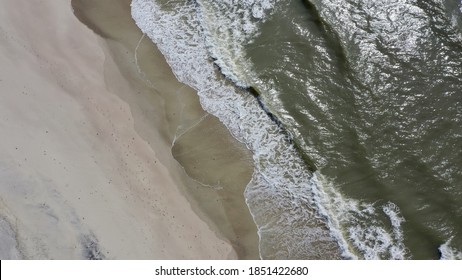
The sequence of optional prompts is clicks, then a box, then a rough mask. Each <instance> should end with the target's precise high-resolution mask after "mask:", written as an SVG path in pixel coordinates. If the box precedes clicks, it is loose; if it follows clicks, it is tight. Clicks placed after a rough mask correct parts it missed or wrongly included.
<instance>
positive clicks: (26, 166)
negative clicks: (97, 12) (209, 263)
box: [0, 0, 258, 259]
mask: <svg viewBox="0 0 462 280" xmlns="http://www.w3.org/2000/svg"><path fill="white" fill-rule="evenodd" d="M76 2H77V4H76ZM80 2H82V3H80ZM83 2H85V1H74V3H73V4H74V5H73V7H74V8H75V9H76V11H75V12H76V14H77V15H78V16H79V18H80V19H81V20H82V21H84V22H85V23H86V24H87V25H88V26H89V27H90V28H91V29H89V28H88V27H87V26H85V25H84V24H82V23H81V22H80V21H79V19H77V18H76V17H75V16H74V14H73V10H72V8H71V1H54V0H44V1H33V2H32V1H28V0H0V133H1V137H0V258H2V259H10V258H27V259H82V258H109V259H209V258H210V259H224V258H236V257H238V256H239V257H242V258H256V257H257V256H258V252H257V249H256V246H257V242H258V241H257V237H256V231H255V226H254V225H253V223H252V220H251V217H250V215H249V213H248V210H247V209H246V207H245V203H244V202H243V197H239V195H237V194H239V192H242V191H243V189H244V187H245V184H246V181H248V180H249V179H250V176H251V170H252V168H251V164H250V160H249V157H250V156H249V154H248V152H247V151H246V150H245V149H243V147H242V145H239V144H238V143H236V141H234V140H232V139H231V137H230V136H229V134H226V130H225V129H224V128H223V127H222V126H221V124H220V123H219V122H218V121H217V120H216V119H215V118H213V117H212V116H209V115H208V114H207V113H205V112H204V111H202V109H201V108H200V106H199V103H198V99H197V96H195V94H194V92H193V91H192V90H191V89H190V88H188V87H186V86H184V85H182V84H180V83H178V82H177V81H176V80H175V78H174V76H173V74H172V73H171V71H170V70H169V67H168V65H167V64H166V63H165V61H164V60H163V58H162V56H161V55H160V54H159V53H158V51H157V53H152V51H153V50H154V51H156V50H155V48H153V46H152V44H151V43H150V42H148V41H147V40H143V39H142V36H141V33H139V31H137V32H138V33H137V32H134V31H133V30H132V29H133V28H134V27H130V25H129V24H125V23H120V22H124V21H121V20H120V19H117V18H111V17H107V18H106V20H103V21H100V22H99V23H101V24H102V25H103V26H104V25H105V24H106V25H108V26H112V29H108V30H104V29H98V28H99V27H98V26H97V24H95V25H93V26H92V24H91V22H92V21H91V16H90V14H91V11H92V10H93V9H90V8H91V7H88V6H85V4H84V3H83ZM87 2H88V1H87ZM97 2H101V3H103V2H104V4H105V5H106V8H108V7H109V6H110V4H112V3H114V4H113V7H114V9H115V10H117V11H121V10H123V9H126V8H127V5H128V3H129V1H127V0H119V1H105V0H103V1H101V0H99V1H97ZM80 4H81V6H79V5H80ZM85 8H86V10H85ZM79 9H81V11H79ZM85 11H86V12H89V11H90V14H88V13H85ZM127 12H128V14H129V11H127ZM86 16H88V18H85V17H86ZM93 22H94V21H93ZM126 22H129V20H128V19H126ZM119 23H120V25H119ZM132 25H133V26H134V24H133V23H132ZM92 29H93V31H95V32H96V33H97V34H95V33H94V32H93V31H92ZM111 30H113V31H114V34H112V33H111ZM98 34H99V35H101V36H103V37H104V39H102V38H101V37H100V36H99V35H98ZM117 34H125V35H124V36H123V38H119V37H117V36H116V35H117ZM122 39H123V40H122ZM140 39H141V40H140ZM127 42H130V44H128V43H127ZM138 43H139V44H138ZM127 44H128V45H127ZM143 50H144V51H145V52H148V53H149V55H150V56H149V57H150V58H149V59H148V60H144V59H143V57H141V56H139V55H138V56H137V53H138V51H139V52H142V51H143ZM143 62H144V63H148V64H146V65H145V66H144V68H143V66H142V63H143ZM154 65H155V66H154ZM151 68H152V69H151ZM169 93H170V94H169ZM166 96H168V98H167V97H166ZM203 120H208V121H209V123H208V125H207V128H210V127H215V128H216V129H217V130H218V131H222V132H223V133H220V136H219V139H218V138H216V139H215V142H213V141H214V140H213V139H212V140H210V139H209V141H212V142H213V143H215V146H221V145H223V144H224V145H227V146H229V147H230V148H229V149H226V150H224V151H223V152H219V151H220V149H219V148H216V147H215V148H214V149H209V150H208V153H207V151H206V152H204V151H200V152H197V151H196V155H197V156H199V155H205V156H204V157H206V158H198V159H197V157H196V159H191V156H190V155H189V156H188V153H186V154H185V153H184V152H182V153H180V155H178V156H177V160H178V161H179V162H180V163H182V165H184V166H185V168H184V169H183V167H182V166H181V165H180V164H179V163H178V161H177V160H175V158H174V157H173V155H172V152H171V148H172V147H175V145H176V148H175V149H174V150H180V151H184V149H185V147H188V145H189V146H194V144H193V143H194V142H191V141H202V140H203V139H200V138H198V137H197V136H194V134H192V136H190V137H189V138H190V139H189V140H188V138H185V137H182V136H184V135H188V133H189V134H190V132H191V131H193V132H194V131H197V130H195V129H200V127H201V125H202V122H203ZM195 124H198V125H195ZM202 126H203V125H202ZM191 127H194V128H193V129H191ZM199 131H200V130H199ZM196 134H197V133H196ZM222 134H223V135H222ZM216 141H221V144H217V142H216ZM230 144H231V145H230ZM178 145H179V146H178ZM212 146H214V145H212ZM181 147H183V149H181ZM204 149H205V148H204ZM229 154H237V155H238V158H228V159H227V160H223V158H224V156H227V155H229ZM211 156H213V157H215V156H216V157H217V159H218V160H217V163H216V164H215V168H216V169H215V171H213V170H212V171H213V172H211V173H212V174H214V176H212V177H210V176H209V177H207V176H206V175H203V174H202V175H197V174H191V173H190V172H189V173H190V174H189V175H191V176H192V177H194V179H195V180H197V181H201V182H202V183H206V184H212V185H214V184H215V183H214V181H213V180H218V182H221V180H223V182H226V184H228V185H230V186H233V187H234V188H233V189H231V190H229V189H228V190H227V191H225V192H223V186H222V187H221V188H218V189H210V188H207V187H204V186H202V184H199V183H197V182H196V181H195V180H193V179H191V178H190V177H188V176H187V175H186V172H188V169H191V166H192V164H193V162H196V163H199V167H200V168H202V170H204V168H210V167H209V166H208V165H207V164H205V165H204V164H202V165H201V164H200V163H201V162H202V163H203V162H207V160H209V159H210V157H211ZM220 158H221V161H220ZM191 170H192V169H191ZM219 170H222V173H219ZM185 171H186V172H185ZM230 172H231V173H234V174H235V175H234V176H232V177H233V178H234V177H235V178H239V180H234V181H233V180H230V179H229V178H228V179H226V178H224V177H226V176H227V174H228V175H229V174H230ZM202 173H207V172H202ZM216 174H218V175H216ZM220 174H221V175H220ZM196 175H197V177H195V176H196ZM210 190H212V191H210ZM203 194H207V195H208V196H209V198H210V199H211V200H214V202H211V203H210V205H204V203H205V202H207V201H209V199H206V200H204V197H207V196H206V195H203ZM186 197H188V198H189V199H187V198H186ZM234 197H236V198H234ZM220 200H221V201H220ZM230 201H231V202H230ZM234 207H237V208H238V210H235V209H234V210H233V209H230V208H234ZM230 210H231V211H230ZM210 213H216V214H215V215H209V214H210ZM239 216H241V217H242V222H236V217H239ZM204 220H205V221H207V223H206V222H204ZM225 240H226V241H225Z"/></svg>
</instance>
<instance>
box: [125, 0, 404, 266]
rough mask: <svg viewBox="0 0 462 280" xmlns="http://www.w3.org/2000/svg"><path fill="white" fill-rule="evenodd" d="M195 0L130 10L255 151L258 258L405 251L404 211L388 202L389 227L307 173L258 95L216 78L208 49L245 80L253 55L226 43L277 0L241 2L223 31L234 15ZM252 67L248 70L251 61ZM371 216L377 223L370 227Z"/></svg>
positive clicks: (244, 34)
mask: <svg viewBox="0 0 462 280" xmlns="http://www.w3.org/2000/svg"><path fill="white" fill-rule="evenodd" d="M198 2H199V3H201V4H200V5H199V7H197V6H196V5H194V4H193V3H191V2H190V1H181V3H176V6H175V7H174V8H172V9H169V10H163V9H162V7H161V6H160V5H159V4H158V3H157V2H156V1H154V0H133V1H132V16H133V18H134V20H135V21H136V23H137V25H138V26H139V27H140V29H141V30H143V32H144V33H146V34H147V35H148V36H149V38H151V40H152V41H153V42H154V43H156V45H157V46H158V48H159V49H160V51H161V52H162V53H163V54H164V56H165V58H166V59H167V62H168V63H169V65H170V66H171V67H172V69H173V72H174V73H175V75H176V77H177V78H178V80H179V81H181V82H183V83H186V84H188V85H189V86H191V87H193V88H195V89H196V90H197V91H198V95H199V97H200V100H201V104H202V106H203V108H204V109H205V110H206V111H208V112H209V113H211V114H213V115H215V116H217V117H218V118H219V119H220V121H222V122H223V123H224V124H225V125H226V126H227V127H228V129H229V130H230V131H231V133H232V134H233V136H234V137H235V138H236V139H238V140H240V141H242V142H243V143H245V144H246V145H247V147H248V148H249V150H251V151H252V153H253V160H254V164H255V172H254V175H253V178H252V181H251V182H250V183H249V185H248V186H247V188H246V191H245V197H246V202H247V204H248V206H249V209H250V212H251V214H252V216H253V218H254V221H255V223H256V225H257V227H258V233H259V236H260V255H261V257H262V258H323V257H325V256H326V255H328V254H331V255H332V256H335V254H336V253H335V251H336V249H335V248H334V247H337V244H338V245H339V246H340V248H341V250H342V256H343V257H345V258H356V255H355V254H354V253H353V252H354V251H356V252H359V253H360V255H359V256H360V257H361V258H401V257H404V255H405V252H404V249H403V248H404V246H402V244H401V243H400V242H402V240H401V239H402V233H401V230H400V225H401V223H402V218H400V215H399V211H396V209H397V208H396V207H394V206H393V207H391V206H390V205H391V204H387V205H385V206H383V207H384V208H383V211H385V213H386V214H387V215H388V217H389V218H390V221H391V225H392V226H391V227H388V228H389V230H387V229H386V228H387V227H386V226H385V225H383V224H380V223H379V222H377V221H376V220H377V217H378V214H377V213H376V212H377V210H376V209H375V208H374V206H373V205H371V204H361V203H359V202H357V201H354V200H351V199H350V200H348V199H345V198H344V197H343V196H342V195H340V194H339V193H338V192H337V191H336V189H335V188H334V187H333V186H331V185H330V184H329V183H326V182H324V181H322V180H319V178H320V177H322V176H321V175H319V174H318V175H315V176H313V175H312V174H311V173H310V172H308V171H307V169H306V165H305V163H304V162H303V161H302V160H301V158H300V157H299V156H298V153H297V151H296V150H295V148H294V147H293V146H292V145H289V143H288V141H287V138H286V136H285V135H284V134H283V133H282V131H281V130H280V128H279V127H278V126H277V125H276V124H275V123H273V122H272V121H271V120H270V119H269V118H268V116H267V115H266V113H265V112H264V111H263V110H262V109H261V108H260V107H259V105H258V102H257V101H256V100H255V98H253V97H252V96H251V95H250V94H248V93H247V92H242V91H240V90H239V89H237V88H236V87H234V86H232V85H229V83H227V82H225V81H224V80H222V79H216V77H217V72H216V69H215V67H214V65H213V63H212V62H211V61H210V53H211V54H212V56H214V57H215V58H216V59H217V62H216V63H218V64H219V65H220V67H221V68H222V70H224V71H225V72H226V71H228V72H227V73H226V75H228V76H232V77H234V79H236V80H237V83H238V84H239V82H240V83H241V85H245V84H246V82H248V77H249V76H248V73H246V72H245V71H246V70H244V69H243V66H245V67H247V66H248V63H249V62H248V61H246V60H245V54H244V53H243V49H242V48H239V47H237V49H236V48H234V49H233V48H232V49H231V50H228V49H226V46H227V45H229V44H232V45H233V46H236V45H239V44H236V42H232V43H231V42H230V43H227V42H229V40H244V39H248V38H250V37H251V36H254V35H255V34H256V33H255V32H257V31H256V29H257V27H258V26H257V24H258V22H259V21H261V20H263V18H264V17H265V15H268V14H270V10H271V7H272V3H273V1H266V0H265V1H252V0H248V1H243V2H241V6H239V7H241V8H242V9H243V10H240V15H242V14H244V16H243V19H242V20H241V21H239V23H238V24H237V26H238V27H239V28H240V29H239V28H238V30H237V31H232V30H230V29H223V30H218V28H219V27H220V26H223V25H225V24H226V22H220V23H219V24H218V25H216V24H212V23H214V21H219V20H228V21H230V20H235V19H236V18H235V17H234V16H231V15H229V16H227V17H221V18H218V17H216V16H215V15H213V13H210V12H208V13H205V10H204V9H206V8H207V9H209V8H210V7H212V6H213V4H210V3H206V2H205V1H198ZM217 2H218V1H217ZM204 3H206V4H204ZM233 3H235V1H233V0H226V1H222V2H221V4H217V5H218V6H213V7H212V8H214V9H217V8H218V9H222V8H223V6H220V5H231V4H233ZM206 5H212V6H207V7H206ZM197 8H199V9H200V11H199V15H200V16H199V17H197V14H198V11H197V10H196V9H197ZM208 11H210V10H208ZM242 11H243V12H242ZM232 24H233V23H232V22H229V25H230V26H232ZM202 32H204V33H205V34H204V33H202ZM232 32H236V33H232ZM220 34H226V36H224V37H223V38H218V39H217V38H216V36H212V35H220ZM249 34H250V35H249ZM249 36H250V37H249ZM204 38H205V39H204ZM246 65H247V66H246ZM247 69H251V65H250V67H249V68H247ZM241 78H242V80H240V79H241ZM320 181H322V182H320ZM371 220H372V221H373V222H374V223H375V224H374V225H372V226H369V224H368V222H370V221H371ZM327 229H328V230H327ZM352 245H354V247H356V249H354V248H353V246H352ZM329 252H330V253H329Z"/></svg>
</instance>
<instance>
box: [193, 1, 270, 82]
mask: <svg viewBox="0 0 462 280" xmlns="http://www.w3.org/2000/svg"><path fill="white" fill-rule="evenodd" d="M275 2H276V0H263V1H256V0H246V1H241V0H227V1H202V0H198V1H197V3H198V4H199V13H198V14H199V18H200V21H201V27H202V28H203V31H204V38H205V42H206V46H207V50H208V51H209V53H210V56H211V57H213V58H214V59H215V63H216V64H217V65H218V66H219V67H220V69H221V72H222V73H223V74H224V75H225V76H226V77H227V78H229V79H231V80H232V81H233V82H234V83H235V84H237V85H238V86H241V87H249V86H250V85H252V76H253V75H252V73H253V72H252V71H251V70H250V69H252V64H251V63H250V62H249V60H248V59H247V57H246V54H245V51H244V46H245V45H246V44H248V43H250V42H251V41H252V40H253V39H254V38H255V36H257V34H258V30H259V29H258V25H259V24H260V23H262V22H264V21H265V19H266V18H267V17H268V16H269V15H271V13H272V11H273V8H274V5H275Z"/></svg>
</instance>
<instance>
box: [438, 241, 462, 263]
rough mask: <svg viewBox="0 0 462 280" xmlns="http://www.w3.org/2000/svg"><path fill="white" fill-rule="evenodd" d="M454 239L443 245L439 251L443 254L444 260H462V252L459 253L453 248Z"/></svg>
mask: <svg viewBox="0 0 462 280" xmlns="http://www.w3.org/2000/svg"><path fill="white" fill-rule="evenodd" d="M451 241H452V237H451V238H449V240H448V241H446V242H445V243H444V244H442V245H441V246H440V247H439V248H438V250H439V251H440V253H441V259H442V260H462V252H461V251H457V250H456V249H455V248H453V247H452V246H451Z"/></svg>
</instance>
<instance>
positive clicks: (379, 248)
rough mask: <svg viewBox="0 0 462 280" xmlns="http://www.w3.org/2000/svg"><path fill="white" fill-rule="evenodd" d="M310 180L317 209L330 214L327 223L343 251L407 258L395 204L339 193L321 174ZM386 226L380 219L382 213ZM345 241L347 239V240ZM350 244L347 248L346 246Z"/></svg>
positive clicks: (379, 256) (372, 255) (364, 256)
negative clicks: (313, 181) (360, 199)
mask: <svg viewBox="0 0 462 280" xmlns="http://www.w3.org/2000/svg"><path fill="white" fill-rule="evenodd" d="M315 175H316V176H315V177H314V180H316V184H317V185H318V188H317V189H318V190H320V191H319V193H317V194H316V195H315V197H316V199H317V200H319V202H318V203H317V204H318V205H319V206H318V207H319V209H320V211H321V212H323V213H324V215H326V216H328V217H330V220H329V226H330V228H331V230H332V232H333V235H334V236H338V239H339V240H341V241H342V240H343V243H340V245H341V246H342V248H343V249H344V250H347V249H348V248H349V250H348V251H350V252H351V251H353V252H354V251H356V252H357V253H359V255H360V256H361V258H364V259H407V258H410V257H411V256H410V253H409V252H408V250H407V249H406V247H405V246H404V243H403V241H404V240H403V232H402V228H401V224H402V223H403V222H404V218H403V217H402V216H401V213H400V210H399V208H398V206H396V205H395V204H394V203H392V202H388V203H386V204H384V205H381V206H377V205H374V204H371V203H364V202H359V201H357V200H353V199H349V198H346V197H344V196H343V195H341V194H340V193H339V192H338V191H337V189H336V188H335V186H333V185H332V184H331V183H330V182H328V181H327V180H326V179H325V178H323V176H322V175H321V174H315ZM378 209H381V210H382V213H383V214H385V215H386V217H388V220H389V223H390V225H387V224H384V223H383V222H381V219H380V217H381V216H382V213H380V211H378ZM347 241H348V242H347ZM349 244H351V245H353V246H352V248H350V245H349Z"/></svg>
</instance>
